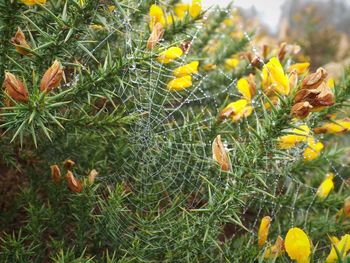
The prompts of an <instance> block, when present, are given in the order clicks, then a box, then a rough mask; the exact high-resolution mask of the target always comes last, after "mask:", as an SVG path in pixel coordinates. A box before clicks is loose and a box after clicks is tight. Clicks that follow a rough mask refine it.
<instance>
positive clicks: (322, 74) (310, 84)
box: [301, 68, 328, 89]
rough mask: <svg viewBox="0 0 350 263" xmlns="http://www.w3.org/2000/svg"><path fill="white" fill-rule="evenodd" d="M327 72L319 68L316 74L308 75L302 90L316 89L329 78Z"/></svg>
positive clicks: (302, 84)
mask: <svg viewBox="0 0 350 263" xmlns="http://www.w3.org/2000/svg"><path fill="white" fill-rule="evenodd" d="M327 75H328V73H327V71H326V70H325V69H324V68H318V69H317V71H316V72H315V73H312V74H310V75H308V76H307V77H306V78H305V79H304V80H303V82H302V83H301V88H302V89H316V88H318V86H320V85H321V83H322V82H323V81H324V80H325V79H326V78H327Z"/></svg>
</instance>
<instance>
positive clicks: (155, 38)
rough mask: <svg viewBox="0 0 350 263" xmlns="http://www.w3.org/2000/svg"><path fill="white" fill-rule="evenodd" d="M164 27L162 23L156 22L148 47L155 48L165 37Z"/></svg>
mask: <svg viewBox="0 0 350 263" xmlns="http://www.w3.org/2000/svg"><path fill="white" fill-rule="evenodd" d="M163 34H164V28H163V25H162V24H161V23H156V24H155V25H154V27H153V29H152V33H151V35H150V37H149V38H148V40H147V49H153V48H154V47H155V46H156V44H157V43H158V42H159V40H160V39H161V38H162V37H163Z"/></svg>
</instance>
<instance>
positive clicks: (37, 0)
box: [21, 0, 46, 6]
mask: <svg viewBox="0 0 350 263" xmlns="http://www.w3.org/2000/svg"><path fill="white" fill-rule="evenodd" d="M21 2H22V3H23V4H25V5H27V6H32V5H36V4H45V3H46V0H21Z"/></svg>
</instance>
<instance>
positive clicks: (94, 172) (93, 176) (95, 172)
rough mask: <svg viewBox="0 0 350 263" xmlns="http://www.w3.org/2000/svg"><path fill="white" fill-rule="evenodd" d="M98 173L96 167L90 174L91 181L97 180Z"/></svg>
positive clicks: (91, 182)
mask: <svg viewBox="0 0 350 263" xmlns="http://www.w3.org/2000/svg"><path fill="white" fill-rule="evenodd" d="M97 175H98V172H97V171H96V170H95V169H92V170H91V171H90V174H89V183H90V184H93V183H94V182H95V178H96V176H97Z"/></svg>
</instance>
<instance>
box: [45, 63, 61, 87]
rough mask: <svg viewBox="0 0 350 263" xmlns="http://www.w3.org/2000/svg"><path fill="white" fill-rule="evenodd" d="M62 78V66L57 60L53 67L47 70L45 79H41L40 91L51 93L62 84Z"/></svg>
mask: <svg viewBox="0 0 350 263" xmlns="http://www.w3.org/2000/svg"><path fill="white" fill-rule="evenodd" d="M62 77H63V70H62V65H61V63H60V62H59V61H58V60H55V62H54V63H53V64H52V66H51V67H50V68H49V69H48V70H46V72H45V74H44V76H43V78H42V79H41V82H40V90H41V91H42V92H50V91H51V90H53V89H54V88H57V87H58V86H59V85H60V83H61V80H62Z"/></svg>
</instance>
